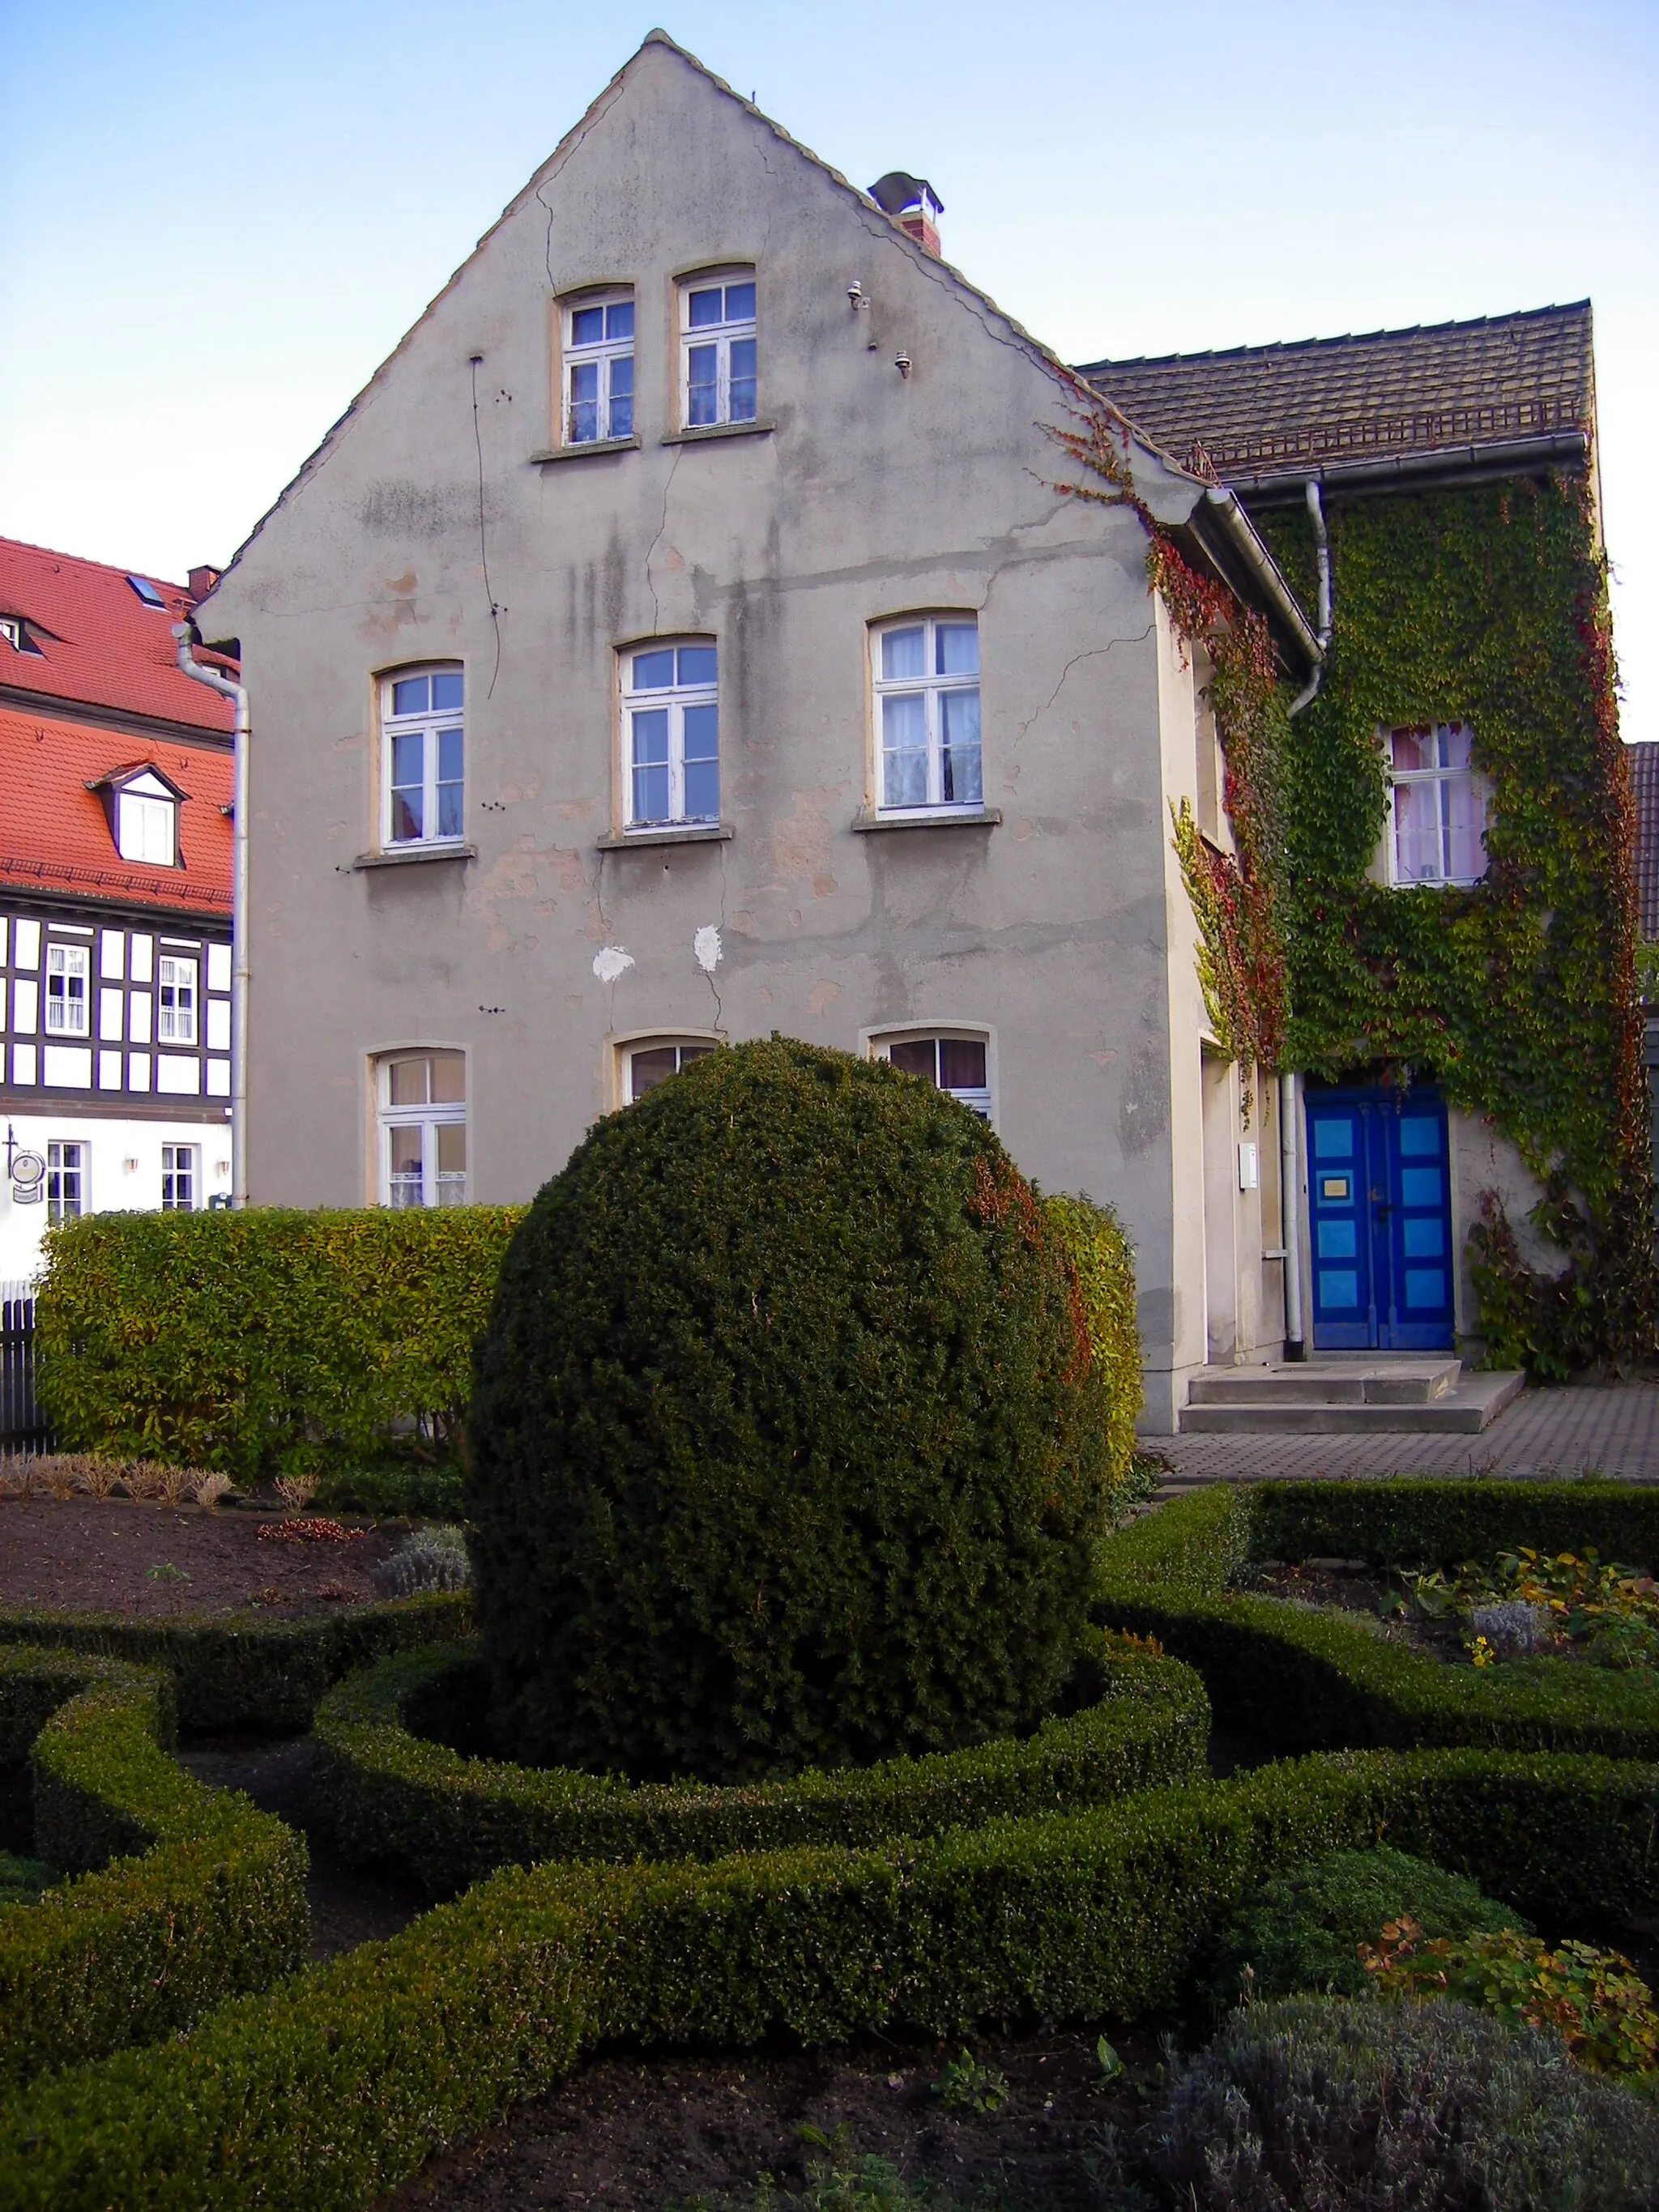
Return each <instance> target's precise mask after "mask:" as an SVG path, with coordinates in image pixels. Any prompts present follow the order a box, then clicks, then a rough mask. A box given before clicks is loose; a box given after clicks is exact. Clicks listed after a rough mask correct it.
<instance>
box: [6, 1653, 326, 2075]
mask: <svg viewBox="0 0 1659 2212" xmlns="http://www.w3.org/2000/svg"><path fill="white" fill-rule="evenodd" d="M172 1738H173V1694H172V1684H171V1681H170V1680H169V1679H168V1677H167V1675H166V1674H163V1673H161V1672H159V1671H157V1670H155V1669H142V1670H141V1669H139V1668H133V1667H127V1666H123V1665H121V1664H120V1663H119V1662H116V1661H112V1660H108V1659H100V1658H91V1657H76V1656H71V1655H70V1654H68V1653H64V1652H46V1651H40V1650H27V1649H21V1650H20V1649H18V1648H15V1647H9V1648H8V1647H0V1762H3V1763H7V1764H9V1763H12V1762H14V1761H15V1760H16V1759H20V1758H21V1757H23V1756H24V1755H26V1754H27V1755H28V1756H29V1758H30V1759H31V1762H32V1765H33V1779H34V1819H35V1848H36V1850H37V1851H38V1853H39V1854H40V1857H41V1858H43V1859H44V1860H46V1862H48V1863H50V1864H51V1865H52V1866H54V1867H57V1868H58V1869H67V1870H70V1871H76V1870H85V1871H84V1872H83V1874H82V1879H81V1880H80V1881H73V1882H70V1883H66V1884H60V1885H58V1886H55V1887H53V1888H52V1889H51V1890H49V1891H48V1892H47V1893H46V1895H45V1896H44V1897H43V1898H42V1899H41V1901H40V1903H39V1904H37V1905H27V1906H18V1907H14V1908H12V1909H9V1910H8V1911H4V1912H0V2085H5V2086H15V2084H16V2083H17V2082H19V2081H23V2080H25V2079H27V2077H28V2076H29V2075H32V2074H34V2073H38V2072H40V2070H42V2069H45V2068H47V2067H52V2066H62V2065H66V2064H69V2063H72V2062H74V2061H76V2060H80V2059H85V2058H88V2057H97V2056H99V2055H100V2054H102V2053H104V2052H106V2051H112V2050H114V2049H116V2048H118V2046H119V2045H123V2044H129V2043H143V2042H149V2041H153V2040H154V2039H155V2038H157V2037H159V2036H163V2035H170V2034H173V2033H178V2032H179V2031H180V2030H182V2029H185V2028H188V2027H191V2025H192V2024H193V2023H194V2022H195V2021H197V2019H198V2018H199V2017H200V2016H201V2015H202V2014H203V2013H204V2012H205V2011H207V2010H208V2009H209V2008H211V2007H212V2006H214V2005H216V2004H218V2003H219V2002H221V2001H222V2000H223V1999H224V1998H226V1997H228V1996H234V1995H235V1994H236V1993H237V1992H239V1991H243V1990H260V1989H264V1988H265V1987H267V1986H268V1985H269V1984H270V1983H271V1982H273V1981H275V1980H276V1979H277V1978H278V1977H279V1976H281V1975H283V1974H286V1973H289V1972H292V1971H293V1969H294V1968H295V1966H298V1965H299V1963H300V1961H301V1960H302V1959H303V1958H304V1956H305V1952H306V1945H307V1935H308V1932H309V1917H308V1913H307V1905H306V1889H305V1877H306V1864H307V1860H306V1847H305V1844H304V1843H303V1842H302V1841H301V1838H299V1837H298V1836H296V1835H295V1833H294V1832H293V1831H292V1830H291V1829H290V1828H288V1827H286V1826H284V1825H283V1822H282V1821H280V1820H272V1819H271V1818H270V1816H269V1815H268V1814H264V1813H260V1812H258V1811H256V1810H255V1808H253V1807H252V1805H250V1804H249V1803H248V1802H247V1800H246V1798H242V1797H237V1796H231V1795H228V1794H225V1793H220V1792H216V1791H213V1790H206V1789H204V1788H203V1787H202V1785H201V1784H199V1783H197V1782H195V1781H193V1780H191V1778H190V1777H189V1776H188V1775H186V1774H185V1773H184V1772H183V1771H182V1770H181V1769H180V1768H179V1766H177V1765H175V1764H174V1762H173V1760H172V1759H169V1758H168V1757H167V1746H169V1745H170V1743H171V1741H172ZM106 1862H109V1863H107V1864H106Z"/></svg>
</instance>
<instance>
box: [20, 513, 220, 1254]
mask: <svg viewBox="0 0 1659 2212" xmlns="http://www.w3.org/2000/svg"><path fill="white" fill-rule="evenodd" d="M210 580H211V572H198V574H197V576H196V578H195V579H194V580H193V584H194V586H195V587H196V588H195V589H188V590H187V589H185V587H183V586H178V585H173V584H164V583H162V584H158V583H156V582H155V581H154V580H152V579H150V578H149V577H144V576H129V575H128V574H126V573H125V571H123V570H120V569H116V568H107V567H106V566H104V565H103V564H102V563H100V562H91V561H80V560H76V559H74V558H73V557H72V556H70V555H68V554H64V553H53V552H49V551H47V550H44V549H43V548H40V547H38V546H31V545H24V544H17V543H15V542H14V541H10V540H0V786H3V789H4V792H5V802H4V806H3V810H0V1115H3V1116H4V1130H5V1139H6V1157H5V1167H6V1173H5V1176H4V1177H3V1179H0V1280H4V1281H5V1282H7V1283H8V1284H13V1283H22V1282H27V1280H29V1279H31V1278H32V1277H33V1273H34V1272H35V1269H36V1267H37V1265H38V1261H39V1254H40V1237H41V1232H42V1231H43V1229H44V1228H45V1227H46V1225H48V1224H50V1223H53V1222H57V1221H60V1220H66V1219H72V1218H74V1217H75V1216H76V1215H77V1214H79V1213H83V1212H103V1211H107V1210H110V1209H120V1210H131V1209H138V1210H143V1209H148V1208H150V1207H159V1206H180V1207H189V1208H196V1207H200V1206H206V1205H208V1204H210V1203H211V1202H213V1201H214V1200H215V1199H216V1198H219V1199H222V1198H223V1196H224V1195H226V1194H228V1191H229V1188H230V1179H231V1178H230V1166H231V1162H230V1129H229V1121H228V1100H229V1096H230V1060H229V1052H230V990H231V927H230V924H231V883H230V875H231V824H230V820H229V807H230V802H231V784H232V779H231V765H232V763H231V749H230V729H229V714H228V709H222V706H221V702H219V701H217V700H216V699H215V698H213V697H212V696H210V695H209V694H208V693H207V692H205V691H204V690H203V689H202V688H201V687H200V686H199V685H197V684H193V683H191V681H189V680H188V679H187V678H185V677H184V676H182V675H181V674H180V673H179V670H178V667H177V665H176V659H175V653H176V647H175V646H174V642H173V635H172V628H171V625H172V624H173V623H174V622H177V621H179V620H181V619H183V618H185V617H188V615H189V613H190V611H191V609H192V607H193V606H194V605H195V603H196V596H197V590H199V588H201V587H204V586H205V585H206V584H207V583H208V582H209V581H210Z"/></svg>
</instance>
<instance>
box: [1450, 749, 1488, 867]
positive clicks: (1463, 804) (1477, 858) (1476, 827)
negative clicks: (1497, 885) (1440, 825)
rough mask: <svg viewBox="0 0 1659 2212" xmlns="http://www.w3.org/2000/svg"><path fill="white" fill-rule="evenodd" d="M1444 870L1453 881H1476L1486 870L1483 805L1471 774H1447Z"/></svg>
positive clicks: (1484, 811) (1484, 809)
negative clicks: (1445, 864) (1445, 865)
mask: <svg viewBox="0 0 1659 2212" xmlns="http://www.w3.org/2000/svg"><path fill="white" fill-rule="evenodd" d="M1445 791H1446V846H1447V852H1446V860H1447V869H1446V872H1447V874H1448V875H1449V877H1450V878H1451V880H1452V881H1453V882H1454V883H1459V884H1472V883H1476V882H1478V881H1479V880H1480V878H1481V877H1482V876H1484V875H1485V874H1486V844H1485V837H1484V832H1485V829H1486V807H1485V805H1483V803H1482V799H1481V794H1480V791H1479V790H1478V789H1477V788H1476V787H1475V781H1474V777H1473V776H1472V775H1458V776H1448V778H1447V779H1446V785H1445Z"/></svg>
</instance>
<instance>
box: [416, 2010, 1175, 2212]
mask: <svg viewBox="0 0 1659 2212" xmlns="http://www.w3.org/2000/svg"><path fill="white" fill-rule="evenodd" d="M1097 2033H1098V2031H1097V2030H1091V2032H1090V2033H1087V2034H1082V2033H1047V2034H1043V2033H1035V2032H1033V2033H1026V2034H1024V2035H1016V2036H994V2035H992V2036H978V2037H975V2039H974V2040H973V2044H972V2049H973V2052H974V2056H975V2057H976V2058H977V2059H978V2060H979V2061H980V2063H981V2064H982V2065H986V2066H989V2067H994V2068H996V2069H998V2070H999V2071H1000V2072H1001V2073H1003V2074H1004V2075H1006V2077H1007V2080H1008V2083H1009V2090H1010V2093H1009V2097H1008V2100H1007V2102H1006V2104H1004V2105H1003V2106H1002V2107H1001V2108H1000V2111H998V2112H995V2113H993V2114H989V2115H986V2116H983V2117H981V2116H978V2115H975V2114H973V2113H966V2112H951V2111H948V2110H947V2109H946V2108H945V2105H944V2103H943V2102H942V2101H941V2100H940V2098H939V2095H938V2093H937V2092H936V2091H935V2088H934V2087H933V2085H934V2083H935V2082H936V2081H938V2079H939V2073H940V2070H941V2069H942V2068H943V2067H944V2065H945V2062H946V2061H947V2060H948V2059H951V2058H953V2057H956V2056H957V2051H959V2050H960V2049H961V2045H945V2044H939V2045H935V2044H932V2043H917V2042H914V2041H910V2042H901V2041H896V2040H895V2041H888V2040H886V2039H876V2038H868V2039H864V2040H862V2041H860V2042H858V2043H854V2044H846V2045H841V2046H839V2047H838V2048H837V2049H836V2050H834V2051H800V2050H798V2049H793V2048H787V2047H781V2046H779V2047H773V2048H770V2049H767V2050H763V2051H748V2052H744V2053H741V2054H739V2055H737V2056H734V2057H700V2056H696V2055H691V2056H677V2057H645V2056H642V2055H641V2054H639V2053H637V2052H633V2051H621V2052H617V2053H613V2054H611V2055H608V2056H605V2057H599V2058H597V2059H595V2060H593V2061H592V2063H589V2064H587V2065H586V2066H583V2067H581V2068H580V2069H578V2070H577V2071H576V2072H575V2073H574V2074H573V2075H571V2077H570V2079H569V2080H568V2081H566V2082H564V2083H562V2085H561V2087H559V2088H558V2089H556V2090H555V2091H554V2092H553V2093H551V2094H550V2095H549V2096H546V2097H542V2098H539V2099H538V2100H535V2101H534V2102H533V2103H531V2104H527V2105H523V2106H520V2107H519V2108H518V2110H517V2111H515V2112H513V2114H512V2116H511V2118H509V2119H508V2120H507V2122H506V2123H505V2124H503V2125H502V2126H501V2127H499V2128H495V2129H492V2130H490V2131H489V2133H487V2134H485V2135H483V2136H478V2137H477V2138H475V2140H474V2141H473V2142H471V2143H469V2144H467V2145H466V2146H465V2148H461V2149H459V2150H456V2151H452V2152H449V2153H447V2154H442V2155H441V2156H439V2157H437V2158H435V2159H431V2160H428V2163H427V2164H426V2165H425V2166H423V2167H422V2170H421V2172H419V2173H418V2174H416V2175H415V2176H414V2177H413V2178H412V2179H410V2180H409V2181H407V2182H405V2183H404V2185H403V2186H402V2187H401V2188H400V2189H398V2190H397V2191H394V2192H393V2193H392V2195H391V2196H390V2197H386V2198H384V2199H382V2200H381V2203H380V2212H416V2208H417V2207H419V2208H428V2207H433V2206H441V2207H442V2208H443V2212H509V2208H510V2212H532V2208H534V2212H577V2208H584V2212H585V2209H586V2208H588V2207H604V2208H605V2212H664V2208H665V2207H667V2206H670V2205H673V2204H684V2203H687V2202H688V2200H690V2201H695V2200H696V2199H699V2198H701V2199H703V2200H705V2201H708V2200H714V2201H723V2202H732V2201H734V2200H735V2201H737V2202H740V2203H746V2202H747V2201H748V2200H749V2199H750V2197H752V2195H753V2192H754V2188H755V2184H756V2181H757V2178H758V2177H759V2176H760V2175H761V2174H762V2173H770V2174H773V2175H775V2177H776V2178H777V2179H778V2180H779V2181H780V2182H781V2184H783V2185H785V2186H787V2187H798V2186H799V2185H800V2184H801V2182H802V2181H803V2180H804V2179H805V2171H806V2164H807V2161H808V2160H809V2159H811V2158H812V2157H814V2156H815V2155H822V2154H821V2153H817V2152H815V2151H814V2150H813V2148H811V2146H810V2145H808V2144H805V2143H803V2142H802V2140H801V2130H802V2128H803V2127H808V2126H810V2127H812V2128H815V2129H817V2130H819V2131H820V2132H821V2133H822V2134H823V2135H825V2136H829V2137H830V2138H831V2139H832V2140H833V2139H834V2138H835V2137H836V2135H837V2133H838V2131H839V2130H842V2129H844V2130H846V2136H845V2138H844V2140H845V2142H846V2143H847V2145H848V2151H849V2153H850V2155H851V2157H854V2158H855V2157H858V2156H862V2155H864V2154H871V2153H873V2154H878V2155H879V2156H881V2157H883V2158H885V2159H887V2160H890V2162H891V2163H892V2164H893V2165H894V2166H896V2167H897V2168H898V2170H899V2172H901V2173H902V2174H903V2175H904V2177H905V2178H906V2179H907V2180H910V2181H913V2182H914V2181H927V2182H931V2183H933V2184H934V2185H938V2186H942V2187H944V2188H946V2189H948V2190H949V2191H951V2195H952V2196H953V2197H956V2198H957V2199H958V2200H959V2201H961V2202H963V2203H966V2202H968V2201H969V2200H970V2199H972V2200H977V2201H978V2202H980V2203H985V2204H987V2205H998V2206H1008V2207H1011V2208H1012V2207H1024V2206H1032V2207H1036V2206H1042V2207H1043V2208H1044V2212H1073V2208H1075V2212H1107V2208H1108V2207H1109V2206H1110V2205H1111V2204H1112V2203H1114V2201H1115V2199H1114V2197H1113V2195H1112V2193H1111V2191H1109V2189H1106V2188H1103V2186H1102V2184H1101V2182H1100V2180H1099V2179H1097V2178H1096V2176H1095V2174H1092V2173H1091V2171H1090V2168H1091V2164H1092V2165H1094V2166H1096V2167H1098V2166H1099V2162H1100V2154H1101V2149H1102V2144H1101V2131H1102V2129H1103V2127H1104V2126H1106V2125H1107V2124H1115V2125H1116V2126H1117V2127H1119V2128H1121V2129H1122V2130H1124V2131H1125V2132H1127V2130H1130V2129H1131V2128H1133V2126H1134V2125H1135V2124H1136V2123H1137V2121H1138V2120H1139V2118H1140V2117H1141V2115H1142V2112H1143V2111H1144V2106H1143V2105H1142V2104H1141V2102H1140V2101H1139V2097H1138V2095H1137V2093H1136V2090H1135V2089H1134V2087H1132V2086H1130V2084H1132V2083H1133V2082H1135V2081H1146V2080H1147V2079H1149V2078H1150V2076H1151V2075H1152V2068H1153V2063H1154V2062H1155V2060H1156V2058H1157V2048H1156V2041H1155V2039H1154V2038H1153V2037H1152V2035H1150V2034H1149V2033H1145V2032H1143V2031H1136V2032H1135V2033H1133V2034H1131V2033H1125V2034H1124V2035H1122V2036H1121V2037H1120V2038H1119V2039H1117V2047H1118V2050H1119V2052H1120V2054H1121V2057H1123V2058H1124V2060H1125V2062H1126V2075H1125V2076H1124V2077H1122V2078H1121V2080H1120V2081H1119V2082H1118V2083H1116V2084H1115V2085H1114V2086H1113V2087H1111V2088H1109V2089H1107V2088H1104V2087H1103V2086H1102V2080H1101V2071H1100V2065H1099V2062H1098V2060H1097V2057H1096V2053H1095V2043H1096V2037H1097Z"/></svg>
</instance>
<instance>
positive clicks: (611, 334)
mask: <svg viewBox="0 0 1659 2212" xmlns="http://www.w3.org/2000/svg"><path fill="white" fill-rule="evenodd" d="M633 335H634V302H633V301H631V300H615V301H612V302H611V305H610V307H607V308H606V309H605V336H606V337H608V338H631V337H633Z"/></svg>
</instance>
